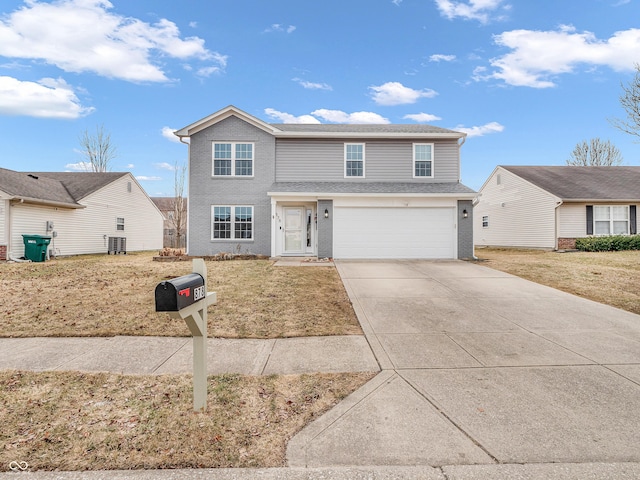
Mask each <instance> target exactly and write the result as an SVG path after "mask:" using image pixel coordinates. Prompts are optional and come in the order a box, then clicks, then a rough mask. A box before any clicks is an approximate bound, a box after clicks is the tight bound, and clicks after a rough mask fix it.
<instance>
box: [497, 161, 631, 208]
mask: <svg viewBox="0 0 640 480" xmlns="http://www.w3.org/2000/svg"><path fill="white" fill-rule="evenodd" d="M502 168H504V169H505V170H508V171H509V172H511V173H514V174H516V175H518V176H519V177H521V178H523V179H525V180H527V181H528V182H530V183H532V184H534V185H537V186H538V187H540V188H542V189H543V190H546V191H547V192H549V193H551V194H553V195H555V196H556V197H559V198H560V199H562V200H566V201H571V200H574V201H577V200H621V201H632V200H633V201H638V200H640V167H623V166H618V167H573V166H562V167H543V166H533V167H525V166H504V165H503V166H502Z"/></svg>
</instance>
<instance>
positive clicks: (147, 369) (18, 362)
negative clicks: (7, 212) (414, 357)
mask: <svg viewBox="0 0 640 480" xmlns="http://www.w3.org/2000/svg"><path fill="white" fill-rule="evenodd" d="M207 357H208V358H207V369H208V373H209V374H210V375H217V374H222V373H242V374H246V375H271V374H297V373H313V372H328V373H331V372H375V371H378V370H380V368H379V366H378V363H377V362H376V360H375V358H374V356H373V354H372V353H371V349H370V348H369V345H368V343H367V341H366V339H365V337H364V336H362V335H344V336H335V337H304V338H281V339H273V340H257V339H253V340H245V339H242V340H227V339H220V338H209V339H208V340H207ZM0 369H2V370H8V369H15V370H34V371H41V370H57V371H63V370H76V371H83V372H100V371H105V372H112V373H122V374H128V375H151V374H170V373H171V374H173V373H177V374H179V373H193V347H192V339H191V338H190V337H178V338H175V337H105V338H86V337H85V338H83V337H78V338H1V339H0Z"/></svg>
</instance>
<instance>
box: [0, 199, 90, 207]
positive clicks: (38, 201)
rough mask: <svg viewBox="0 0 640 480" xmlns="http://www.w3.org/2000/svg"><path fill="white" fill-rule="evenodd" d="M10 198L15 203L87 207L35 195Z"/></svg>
mask: <svg viewBox="0 0 640 480" xmlns="http://www.w3.org/2000/svg"><path fill="white" fill-rule="evenodd" d="M9 200H10V201H11V202H12V203H13V204H16V203H28V204H33V205H43V206H48V207H59V208H70V209H81V208H87V207H86V206H85V205H80V204H79V203H66V202H55V201H52V200H43V199H41V198H33V197H11V198H10V199H9Z"/></svg>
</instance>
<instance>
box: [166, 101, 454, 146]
mask: <svg viewBox="0 0 640 480" xmlns="http://www.w3.org/2000/svg"><path fill="white" fill-rule="evenodd" d="M230 116H236V117H238V118H240V119H241V120H244V121H246V122H248V123H250V124H252V125H254V126H256V127H258V128H260V129H262V130H264V131H266V132H268V133H270V134H272V135H273V136H275V137H277V138H300V137H307V138H308V137H314V138H318V137H324V138H329V137H331V138H336V137H337V138H352V137H359V138H367V137H371V138H393V137H410V138H421V137H422V138H433V137H436V138H438V137H439V138H457V139H460V138H465V137H466V136H467V134H466V133H462V132H456V131H454V130H448V129H446V128H440V127H434V126H432V125H416V124H379V125H374V124H338V123H331V124H324V123H323V124H317V123H266V122H263V121H262V120H260V119H259V118H256V117H254V116H253V115H249V114H248V113H246V112H243V111H242V110H240V109H239V108H236V107H234V106H233V105H229V106H228V107H226V108H223V109H222V110H219V111H217V112H215V113H213V114H211V115H209V116H207V117H205V118H203V119H201V120H198V121H197V122H194V123H192V124H191V125H188V126H186V127H184V128H182V129H180V130H177V131H176V132H174V134H175V135H177V136H178V137H180V138H182V137H190V136H191V135H193V134H195V133H198V132H199V131H201V130H204V129H205V128H208V127H210V126H211V125H215V124H216V123H218V122H220V121H222V120H224V119H226V118H228V117H230Z"/></svg>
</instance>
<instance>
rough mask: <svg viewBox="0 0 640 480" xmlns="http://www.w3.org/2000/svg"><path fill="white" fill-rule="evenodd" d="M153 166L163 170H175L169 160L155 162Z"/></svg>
mask: <svg viewBox="0 0 640 480" xmlns="http://www.w3.org/2000/svg"><path fill="white" fill-rule="evenodd" d="M153 166H154V167H156V168H159V169H161V170H169V171H171V172H172V171H174V170H175V167H174V166H173V165H171V164H170V163H167V162H162V163H154V164H153Z"/></svg>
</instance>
